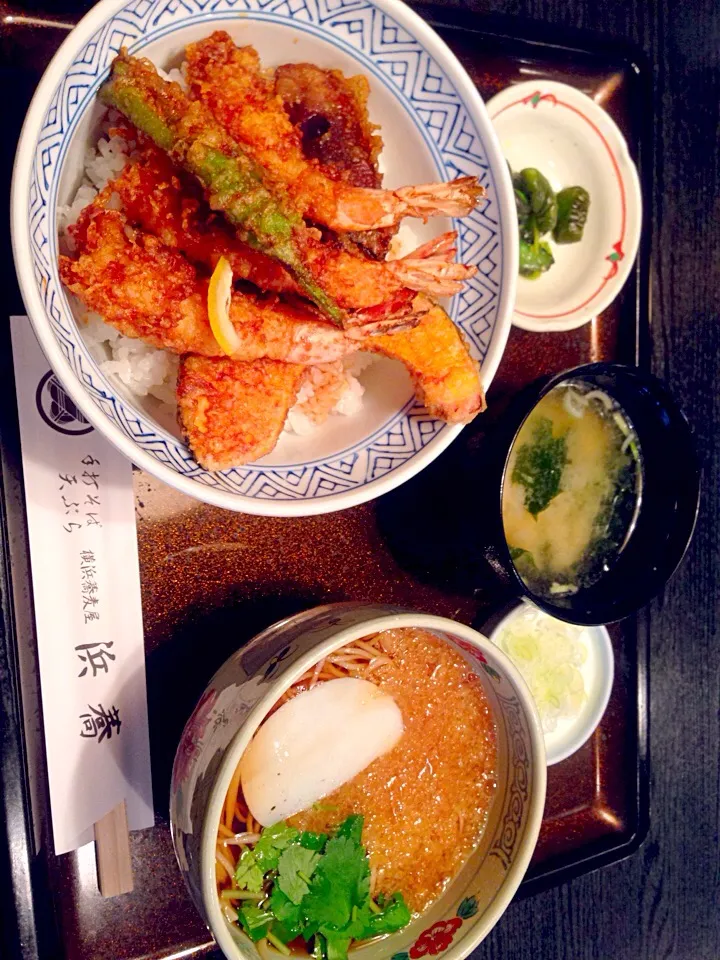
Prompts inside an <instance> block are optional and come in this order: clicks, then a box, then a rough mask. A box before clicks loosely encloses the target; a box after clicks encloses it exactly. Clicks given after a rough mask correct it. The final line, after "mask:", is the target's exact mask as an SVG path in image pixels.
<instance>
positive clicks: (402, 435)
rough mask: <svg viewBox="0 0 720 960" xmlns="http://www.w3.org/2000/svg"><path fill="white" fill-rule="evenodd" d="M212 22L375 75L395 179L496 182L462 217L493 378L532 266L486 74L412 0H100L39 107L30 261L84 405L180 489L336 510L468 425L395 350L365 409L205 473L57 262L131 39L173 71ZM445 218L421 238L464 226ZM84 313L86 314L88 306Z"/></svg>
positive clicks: (24, 209)
mask: <svg viewBox="0 0 720 960" xmlns="http://www.w3.org/2000/svg"><path fill="white" fill-rule="evenodd" d="M214 29H224V30H227V31H228V32H229V33H230V34H231V35H232V36H233V37H234V39H235V40H236V41H237V42H242V43H251V44H253V45H255V46H256V47H257V49H258V51H259V53H260V55H261V57H262V60H263V62H264V63H265V64H267V65H268V66H273V65H277V64H280V63H285V62H289V61H310V62H314V63H316V64H318V65H320V66H323V67H335V68H339V69H341V70H343V71H345V72H346V73H351V74H352V73H364V74H365V75H366V76H367V77H368V78H369V80H370V84H371V90H372V93H371V99H370V111H371V115H372V117H373V119H374V120H375V121H376V122H377V123H379V124H380V125H381V132H382V136H383V138H384V141H385V149H384V151H383V156H382V162H383V164H384V168H385V174H386V183H387V184H388V185H389V186H398V185H400V184H403V183H413V182H416V183H419V182H426V181H428V180H433V179H438V180H444V179H450V178H453V177H455V176H458V175H464V174H475V175H477V176H479V177H480V179H481V182H482V183H483V185H484V186H485V188H486V190H487V199H486V200H485V201H483V202H482V203H481V204H480V206H479V207H478V209H477V210H476V211H475V212H474V213H473V215H472V216H470V217H467V218H465V219H463V220H462V221H458V222H457V223H456V224H455V226H456V227H457V228H458V229H459V231H460V241H459V255H460V257H461V259H462V260H464V261H466V262H469V263H475V264H477V266H478V273H477V276H476V277H475V278H474V279H473V280H472V281H471V282H470V283H469V284H468V285H467V287H466V289H465V290H464V292H463V293H462V294H460V295H458V296H456V297H455V298H453V301H452V304H451V308H450V312H451V314H452V316H453V319H454V320H455V322H456V323H457V324H458V325H459V326H460V328H461V329H462V331H463V333H464V334H465V336H466V338H467V340H468V342H469V344H470V347H471V349H472V351H473V353H474V354H475V356H477V357H478V358H479V359H481V360H482V364H483V365H482V371H483V374H482V379H483V385H484V387H485V388H486V389H487V387H488V386H489V384H490V382H491V380H492V378H493V375H494V373H495V371H496V369H497V366H498V363H499V362H500V357H501V355H502V352H503V348H504V346H505V341H506V338H507V334H508V329H509V325H510V317H511V314H512V309H513V301H514V291H515V278H516V274H517V249H516V247H517V241H516V232H515V229H516V228H515V226H514V222H513V220H514V206H513V203H514V202H513V194H512V189H511V184H510V180H509V176H508V172H507V167H506V164H505V162H504V160H503V158H502V155H501V153H500V149H499V146H498V143H497V140H496V138H495V135H494V133H493V131H492V127H491V125H490V122H489V120H488V117H487V114H486V112H485V107H484V105H483V102H482V100H481V98H480V95H479V93H478V92H477V90H476V88H475V87H474V85H473V83H472V81H471V80H470V78H469V77H468V75H467V74H466V72H465V70H464V69H463V68H462V67H461V66H460V64H459V63H458V61H457V60H456V58H455V57H454V55H453V54H452V53H451V52H450V50H449V49H448V48H447V46H446V45H445V44H444V43H443V41H442V40H441V39H440V38H439V37H438V36H437V35H436V34H435V32H434V31H433V30H432V29H431V28H430V27H429V26H428V25H427V24H426V23H425V22H424V21H423V20H422V19H421V18H420V17H419V16H417V14H415V13H413V12H412V11H411V10H410V9H409V8H408V7H406V6H405V5H404V4H403V3H401V2H399V0H375V2H372V3H370V2H368V0H182V2H178V0H131V2H129V3H128V2H122V0H102V2H101V3H98V4H97V6H95V7H94V8H93V9H92V11H91V12H90V13H88V15H87V16H86V17H85V18H84V19H83V20H82V22H81V23H80V24H79V25H78V26H77V27H76V29H75V30H74V31H73V32H72V33H71V34H70V36H69V37H68V39H67V40H66V41H65V43H64V44H63V45H62V47H61V48H60V50H59V51H58V53H57V55H56V56H55V58H54V60H53V61H52V63H51V64H50V66H49V67H48V69H47V71H46V73H45V76H44V77H43V79H42V81H41V83H40V85H39V87H38V89H37V92H36V94H35V97H34V99H33V101H32V104H31V106H30V110H29V112H28V115H27V119H26V121H25V126H24V128H23V132H22V136H21V138H20V143H19V147H18V153H17V159H16V164H15V172H14V177H13V190H12V229H13V247H14V253H15V265H16V269H17V272H18V277H19V280H20V286H21V289H22V293H23V298H24V300H25V304H26V307H27V311H28V314H29V316H30V319H31V321H32V323H33V325H34V328H35V331H36V333H37V336H38V339H39V341H40V344H41V345H42V348H43V350H44V352H45V354H46V355H47V358H48V360H49V361H50V363H51V364H52V366H53V368H54V370H55V372H56V373H57V375H58V376H59V377H60V379H61V380H62V382H63V384H64V385H65V387H66V388H67V390H68V391H69V393H70V395H71V396H72V398H73V400H74V401H75V402H76V404H77V405H78V407H79V408H80V410H82V412H83V413H84V414H85V416H86V417H87V419H88V420H89V421H90V422H91V423H92V424H93V425H94V427H95V428H96V429H98V430H100V431H101V432H102V433H103V434H104V435H105V436H106V437H107V438H108V439H109V440H110V441H111V442H112V443H114V444H115V445H116V446H117V447H118V448H119V449H120V450H121V451H122V452H123V453H125V454H126V456H128V457H129V458H130V459H131V460H132V461H134V462H135V463H136V464H138V465H139V466H141V467H143V468H144V469H145V470H147V471H149V472H150V473H153V474H155V475H156V476H157V477H158V478H160V479H161V480H164V481H165V482H166V483H169V484H171V485H172V486H174V487H176V488H178V489H180V490H182V491H183V492H185V493H187V494H190V495H191V496H194V497H197V498H198V499H200V500H204V501H206V502H208V503H212V504H216V505H218V506H221V507H226V508H229V509H233V510H242V511H245V512H248V513H258V514H270V515H275V516H288V515H296V516H297V515H304V514H314V513H326V512H330V511H332V510H339V509H343V508H345V507H349V506H352V505H354V504H357V503H361V502H363V501H366V500H370V499H372V498H374V497H376V496H378V495H379V494H381V493H384V492H386V491H388V490H390V489H392V488H393V487H396V486H398V484H400V483H402V482H403V481H405V480H407V479H408V478H409V477H411V476H413V475H414V474H415V473H417V472H418V471H419V470H421V469H422V468H423V467H424V466H425V465H426V464H428V463H429V462H430V461H431V460H433V459H434V458H435V457H436V456H437V455H438V454H439V453H440V452H441V451H442V450H443V449H444V448H445V447H447V445H448V444H449V443H450V442H451V441H452V439H453V438H454V437H455V436H457V434H458V432H459V430H460V429H461V428H460V427H458V426H454V427H451V426H448V425H446V424H443V423H441V422H440V421H438V420H435V419H433V418H432V417H430V416H429V415H428V414H427V412H426V411H425V410H424V408H423V407H422V406H421V405H420V404H419V403H417V402H416V401H415V399H414V397H413V391H412V387H411V384H410V380H409V378H408V376H407V374H406V373H405V371H404V370H403V369H401V368H400V367H399V366H398V365H396V364H395V363H393V362H392V361H387V360H382V361H379V362H378V363H377V364H376V365H374V366H373V367H372V368H371V369H370V370H368V371H367V374H366V385H367V389H366V394H365V398H364V399H365V403H364V406H363V409H362V411H361V412H360V413H359V414H357V415H356V416H355V417H352V418H349V417H332V418H331V419H330V421H329V422H328V423H327V424H326V425H325V426H324V427H323V428H321V429H320V430H319V431H317V432H316V433H315V434H313V435H312V436H310V437H296V436H290V435H287V434H284V435H283V437H282V438H281V441H280V443H279V444H278V446H277V448H276V449H275V450H274V451H273V453H272V454H271V455H270V456H267V457H265V458H263V460H261V461H258V462H257V463H255V464H252V465H249V466H246V467H242V468H238V469H233V470H225V471H222V472H209V471H207V470H203V469H202V468H201V467H200V466H198V464H197V463H196V462H195V461H194V460H193V458H192V455H191V454H190V452H189V450H188V449H187V447H186V446H185V445H184V444H183V442H182V440H181V439H180V438H179V433H177V432H173V427H172V425H170V427H168V426H166V425H163V424H161V423H159V422H158V421H157V420H156V419H155V418H154V416H153V415H152V412H151V408H150V407H149V406H143V402H142V401H138V399H137V398H136V397H132V396H130V395H129V394H128V393H127V392H126V391H125V388H124V387H123V386H122V384H120V383H119V381H116V380H114V379H113V378H111V377H108V376H105V375H104V374H103V373H101V371H100V369H99V367H98V364H97V363H96V362H95V360H94V359H93V356H92V355H91V353H90V352H89V350H88V348H87V346H86V344H85V343H84V341H83V338H82V336H81V334H80V332H79V328H78V323H77V317H79V316H80V313H79V311H78V310H77V308H76V307H73V306H72V305H71V303H70V302H69V300H68V297H67V295H66V293H65V291H64V289H63V287H62V285H61V283H60V279H59V276H58V267H57V260H58V231H57V225H56V224H57V212H58V208H59V207H60V206H62V205H63V204H66V203H68V202H69V201H70V200H71V199H72V197H73V196H74V193H75V191H76V189H77V187H78V185H79V183H80V180H81V178H82V168H83V155H84V152H85V150H86V148H87V146H88V145H89V144H94V143H95V140H96V139H97V137H96V135H95V134H96V131H97V123H98V119H99V117H100V115H101V112H102V110H101V107H100V106H99V105H98V103H97V99H96V94H97V91H98V88H99V87H100V85H101V84H102V83H103V81H104V80H105V78H106V77H107V74H108V67H109V64H110V62H111V61H112V59H113V57H114V56H115V54H116V53H117V52H118V51H119V49H120V47H121V46H126V47H128V48H129V49H130V51H131V52H132V53H141V54H143V55H144V56H147V57H149V58H150V59H152V60H153V61H154V62H155V63H156V64H157V65H158V66H160V67H163V68H169V67H171V66H174V65H177V64H178V63H179V62H180V61H181V60H182V53H183V49H184V47H185V45H186V44H187V43H188V42H190V41H192V40H197V39H198V38H200V37H202V36H205V35H207V34H208V33H210V32H211V31H212V30H214ZM449 227H450V221H448V220H442V219H440V220H434V221H432V222H431V223H430V224H428V225H427V226H426V227H423V226H422V225H420V226H419V227H418V228H417V229H415V228H414V229H415V232H416V235H417V239H418V241H422V240H424V239H427V238H429V237H430V236H432V235H434V234H435V233H438V232H441V231H443V230H446V229H449ZM74 310H75V314H77V317H76V315H75V314H74V312H73V311H74Z"/></svg>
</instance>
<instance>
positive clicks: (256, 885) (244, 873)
mask: <svg viewBox="0 0 720 960" xmlns="http://www.w3.org/2000/svg"><path fill="white" fill-rule="evenodd" d="M235 884H236V886H237V887H238V889H239V890H249V891H250V892H251V893H260V891H261V890H262V887H263V870H262V869H261V868H260V867H259V866H258V862H257V859H256V857H255V851H254V850H245V851H244V852H243V855H242V856H241V857H240V860H239V861H238V865H237V867H236V868H235Z"/></svg>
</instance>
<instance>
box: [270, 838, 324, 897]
mask: <svg viewBox="0 0 720 960" xmlns="http://www.w3.org/2000/svg"><path fill="white" fill-rule="evenodd" d="M319 860H320V854H319V853H315V852H314V851H313V850H307V849H306V848H305V847H302V846H300V844H299V843H293V844H291V845H290V846H289V847H286V849H285V850H283V852H282V854H281V855H280V860H279V863H278V879H277V885H278V886H279V887H280V889H281V890H282V892H283V893H284V894H285V896H286V897H288V898H289V899H290V900H292V902H293V903H297V904H299V903H300V901H301V900H302V898H303V897H304V896H305V894H306V893H307V892H308V890H309V884H310V878H311V877H312V875H313V873H314V871H315V867H316V866H317V864H318V861H319Z"/></svg>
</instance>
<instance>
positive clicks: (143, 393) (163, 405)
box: [58, 69, 377, 436]
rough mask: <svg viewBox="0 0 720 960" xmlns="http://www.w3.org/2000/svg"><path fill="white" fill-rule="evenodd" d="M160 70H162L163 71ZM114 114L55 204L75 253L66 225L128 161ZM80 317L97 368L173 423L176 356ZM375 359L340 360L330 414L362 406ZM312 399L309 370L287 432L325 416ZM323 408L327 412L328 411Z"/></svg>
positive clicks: (303, 430) (174, 74) (176, 76)
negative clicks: (365, 376) (365, 375)
mask: <svg viewBox="0 0 720 960" xmlns="http://www.w3.org/2000/svg"><path fill="white" fill-rule="evenodd" d="M159 72H160V73H161V74H162V71H159ZM163 75H164V76H166V77H167V78H168V79H172V80H176V81H178V82H179V83H181V84H182V85H184V83H185V81H184V77H183V74H182V72H181V70H177V69H175V70H171V71H170V72H169V73H168V74H163ZM116 119H117V114H116V115H115V116H113V115H112V112H111V114H110V115H109V117H108V121H107V123H106V126H105V129H104V131H103V135H102V136H101V137H100V139H99V140H98V142H97V144H96V147H95V149H92V148H88V150H87V152H86V154H85V159H84V170H83V173H84V176H83V180H82V182H81V184H80V185H79V187H78V189H77V191H76V192H75V195H74V197H73V199H72V202H71V203H70V204H68V205H66V206H61V207H58V231H59V233H60V238H61V244H62V247H63V249H64V250H65V251H66V252H68V253H72V252H74V244H73V241H72V237H71V236H70V235H69V234H68V232H67V229H68V227H69V226H71V225H72V224H74V223H75V222H76V221H77V219H78V217H79V216H80V213H81V211H82V210H83V209H84V208H85V207H86V206H87V205H88V203H90V202H91V201H92V200H93V199H94V198H95V196H96V195H97V194H98V193H99V192H100V191H101V190H102V189H103V187H104V186H105V185H106V184H107V183H108V181H110V180H113V179H115V177H117V176H118V174H119V173H120V171H121V170H122V168H123V167H124V166H125V164H126V163H127V160H128V156H129V153H130V151H131V149H132V145H130V144H128V143H127V141H126V140H124V139H123V138H122V137H118V136H110V135H109V127H110V126H111V125H112V123H113V122H114V121H115V120H116ZM113 199H114V198H111V200H110V206H112V205H113ZM84 318H85V320H86V323H85V325H84V326H81V328H80V329H81V333H82V335H83V339H84V340H85V342H86V343H87V345H88V348H89V349H90V352H91V354H92V356H93V357H94V359H95V360H96V362H97V363H98V366H99V367H100V370H101V371H102V372H103V373H104V374H105V375H106V376H108V377H109V378H110V379H111V380H115V382H116V383H117V382H118V381H119V383H120V384H122V386H123V387H124V388H125V390H123V391H122V392H123V393H125V392H127V393H129V394H130V395H132V396H134V397H139V398H147V397H153V398H154V399H155V400H156V401H159V409H157V410H153V414H154V415H155V414H157V415H158V416H159V418H160V419H161V420H163V421H164V422H174V421H175V420H176V417H177V403H176V400H175V391H176V385H177V375H178V366H179V362H180V358H179V357H178V356H177V355H175V354H173V353H170V352H168V351H167V350H158V349H157V348H156V347H151V346H149V345H148V344H146V343H143V341H142V340H137V339H133V338H131V337H125V336H123V335H122V334H121V333H119V332H118V331H117V330H116V329H115V328H114V327H112V326H110V324H107V323H105V321H104V320H103V318H102V317H101V316H100V315H99V314H97V313H86V314H85V315H84ZM376 359H377V358H376V357H374V356H372V355H371V354H366V353H358V354H354V355H351V356H350V357H347V358H346V360H345V361H343V364H342V370H340V369H338V377H339V378H341V379H343V380H344V381H345V383H344V385H343V388H342V391H341V392H340V395H339V398H338V400H337V402H336V403H335V405H334V406H333V407H332V409H331V410H330V414H331V415H339V416H346V417H352V416H354V415H355V414H356V413H358V412H359V411H360V409H361V408H362V397H363V393H364V387H363V385H362V383H361V382H360V380H359V379H358V377H359V375H360V374H361V373H362V371H363V370H365V369H366V368H367V367H368V366H369V365H370V364H372V363H373V362H374V361H375V360H376ZM326 381H327V377H325V382H326ZM314 399H315V384H314V376H313V371H312V370H310V371H309V372H308V377H307V379H306V381H305V383H304V384H303V385H302V387H301V388H300V391H299V393H298V397H297V401H296V404H295V406H294V407H293V408H292V409H291V410H290V413H289V414H288V418H287V421H286V423H285V430H286V431H287V432H288V433H295V434H300V435H302V436H306V435H308V434H311V433H314V432H315V431H316V430H317V429H318V428H319V427H320V426H321V424H322V422H324V420H325V419H326V416H325V415H323V416H322V417H317V416H313V412H314V411H313V409H312V407H313V404H312V401H313V400H314ZM157 406H158V404H153V407H157ZM325 413H326V414H327V411H325Z"/></svg>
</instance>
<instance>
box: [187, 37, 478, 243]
mask: <svg viewBox="0 0 720 960" xmlns="http://www.w3.org/2000/svg"><path fill="white" fill-rule="evenodd" d="M187 74H188V80H189V83H190V86H191V89H192V91H193V94H194V95H195V96H196V97H198V98H199V99H201V100H202V101H203V102H204V103H205V104H206V105H207V106H208V107H209V109H210V110H211V112H212V113H213V114H214V116H215V117H216V119H217V121H218V122H219V123H220V124H221V125H222V126H223V127H224V128H225V129H226V130H227V132H228V133H229V134H230V136H231V137H233V138H234V139H235V140H237V141H238V142H239V143H241V144H242V145H243V147H244V149H245V150H247V152H248V154H249V155H250V156H251V157H253V159H254V160H255V161H256V162H257V163H258V164H260V165H261V166H262V167H263V168H264V169H266V170H267V171H268V173H269V175H270V176H271V177H272V179H273V180H274V181H275V182H276V183H277V184H281V185H282V186H284V187H285V188H286V189H287V190H288V192H289V194H290V196H291V198H292V202H293V204H294V205H295V207H296V208H297V209H298V210H299V212H300V213H301V214H302V216H304V217H307V218H308V219H310V220H313V221H314V222H316V223H321V224H323V225H325V226H327V227H329V228H330V229H332V230H334V231H336V232H343V231H357V230H374V229H377V228H382V227H390V226H393V225H394V224H396V223H398V222H399V221H400V220H402V219H403V217H420V218H421V219H423V220H426V219H427V218H428V217H430V216H437V215H446V216H465V215H466V214H468V213H470V211H471V210H472V209H473V208H474V207H475V205H476V204H477V202H478V199H479V198H480V197H481V196H483V195H484V192H485V191H484V189H483V188H482V187H481V186H480V184H479V182H478V181H477V179H476V178H475V177H463V178H461V179H460V180H456V181H454V182H453V183H435V184H422V185H420V186H417V187H403V188H402V189H400V190H382V189H378V188H365V187H352V186H350V185H348V184H346V183H343V182H339V181H338V180H334V179H332V178H331V177H329V176H328V175H327V174H326V173H325V172H324V170H323V169H322V167H321V166H320V165H319V164H318V163H316V162H314V161H313V159H312V158H307V157H305V156H304V154H303V150H302V141H301V137H300V134H299V133H298V131H297V129H296V128H295V127H294V126H293V124H292V123H291V121H290V119H289V117H288V116H287V114H286V111H285V106H284V103H283V99H282V97H281V96H278V94H277V93H276V91H275V89H274V87H273V84H272V82H271V81H270V80H269V79H268V78H267V77H266V76H264V75H263V72H262V69H261V66H260V61H259V58H258V55H257V53H256V51H255V50H254V49H253V48H252V47H236V46H235V44H234V43H233V41H232V39H231V38H230V36H229V35H228V34H227V33H224V32H223V31H216V32H215V33H213V34H212V35H211V36H210V37H207V38H206V39H204V40H200V41H199V42H197V43H192V44H189V46H188V48H187ZM286 96H287V94H286Z"/></svg>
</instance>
